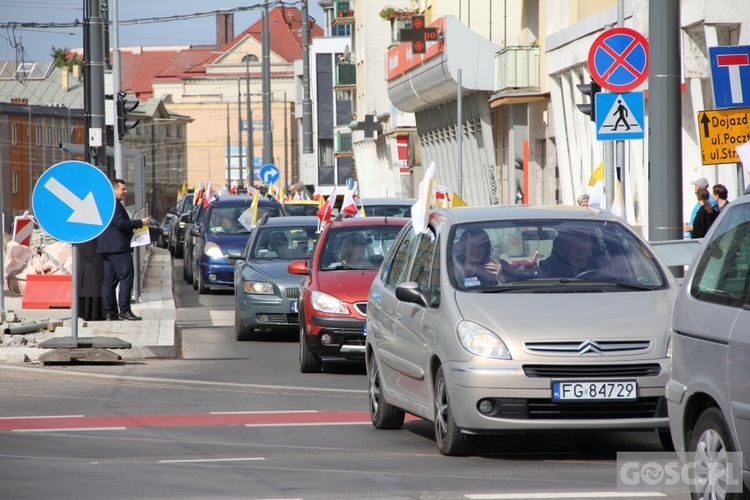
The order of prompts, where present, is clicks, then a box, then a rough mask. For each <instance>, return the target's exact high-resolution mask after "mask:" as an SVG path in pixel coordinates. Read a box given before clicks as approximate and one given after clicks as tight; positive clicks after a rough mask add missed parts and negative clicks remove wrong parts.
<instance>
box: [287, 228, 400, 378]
mask: <svg viewBox="0 0 750 500" xmlns="http://www.w3.org/2000/svg"><path fill="white" fill-rule="evenodd" d="M408 221H409V219H406V218H396V217H355V218H349V219H343V220H334V221H333V222H331V223H329V224H327V225H326V227H325V228H324V229H323V232H322V233H321V234H320V237H319V239H318V242H317V244H316V246H315V251H314V252H313V256H312V260H311V261H307V260H296V261H293V262H291V263H290V264H289V269H288V270H289V272H290V273H291V274H300V275H302V276H303V278H302V283H301V287H300V298H299V306H298V307H299V318H300V322H299V325H300V328H299V353H300V354H299V367H300V371H301V372H302V373H317V372H320V370H321V358H353V359H363V360H364V357H365V335H367V331H366V319H367V296H368V294H369V292H370V285H372V282H373V280H374V279H375V273H377V272H378V269H379V268H380V264H381V263H382V262H383V260H384V259H385V255H386V254H387V253H388V250H389V249H390V248H391V245H392V244H393V242H394V241H395V240H396V236H397V235H398V233H399V232H400V231H401V228H403V227H404V226H405V225H406V223H407V222H408Z"/></svg>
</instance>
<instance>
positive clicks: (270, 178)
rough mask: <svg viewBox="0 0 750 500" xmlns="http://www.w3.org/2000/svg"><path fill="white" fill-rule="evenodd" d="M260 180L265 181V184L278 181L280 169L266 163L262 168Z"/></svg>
mask: <svg viewBox="0 0 750 500" xmlns="http://www.w3.org/2000/svg"><path fill="white" fill-rule="evenodd" d="M260 180H261V181H263V183H264V184H268V183H270V182H276V181H278V180H279V169H278V168H276V165H273V164H271V163H266V164H265V165H263V166H262V167H261V168H260Z"/></svg>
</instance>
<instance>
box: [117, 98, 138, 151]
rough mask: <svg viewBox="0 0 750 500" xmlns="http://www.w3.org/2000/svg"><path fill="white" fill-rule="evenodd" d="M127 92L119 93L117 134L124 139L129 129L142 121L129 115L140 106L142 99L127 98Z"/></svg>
mask: <svg viewBox="0 0 750 500" xmlns="http://www.w3.org/2000/svg"><path fill="white" fill-rule="evenodd" d="M126 96H127V94H126V93H125V92H118V93H117V135H118V137H119V138H120V141H122V138H123V137H125V134H127V133H128V130H130V129H131V128H133V127H135V126H137V125H138V124H139V123H140V121H141V120H140V119H138V118H134V117H132V116H128V115H129V113H130V112H131V111H133V110H134V109H135V108H137V107H138V104H140V101H139V100H138V99H125V97H126Z"/></svg>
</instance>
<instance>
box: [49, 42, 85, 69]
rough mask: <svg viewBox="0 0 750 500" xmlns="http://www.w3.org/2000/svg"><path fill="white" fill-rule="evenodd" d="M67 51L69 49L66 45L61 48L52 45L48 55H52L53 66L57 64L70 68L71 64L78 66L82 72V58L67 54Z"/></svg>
mask: <svg viewBox="0 0 750 500" xmlns="http://www.w3.org/2000/svg"><path fill="white" fill-rule="evenodd" d="M69 52H70V49H69V48H67V47H65V48H62V49H61V48H57V47H55V46H54V45H53V46H52V51H51V52H50V54H49V55H50V56H51V57H52V60H53V61H54V63H55V66H57V67H58V68H63V67H67V68H68V69H70V70H72V69H73V66H79V67H80V68H81V73H83V59H81V58H79V57H77V56H76V55H72V56H69V55H68V54H69Z"/></svg>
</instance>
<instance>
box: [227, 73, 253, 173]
mask: <svg viewBox="0 0 750 500" xmlns="http://www.w3.org/2000/svg"><path fill="white" fill-rule="evenodd" d="M237 123H238V124H239V128H238V129H237V137H238V138H239V147H240V164H239V168H240V178H242V90H241V87H240V79H239V78H237ZM248 126H249V124H248ZM230 182H232V170H231V169H230V168H228V167H227V187H229V183H230Z"/></svg>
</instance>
